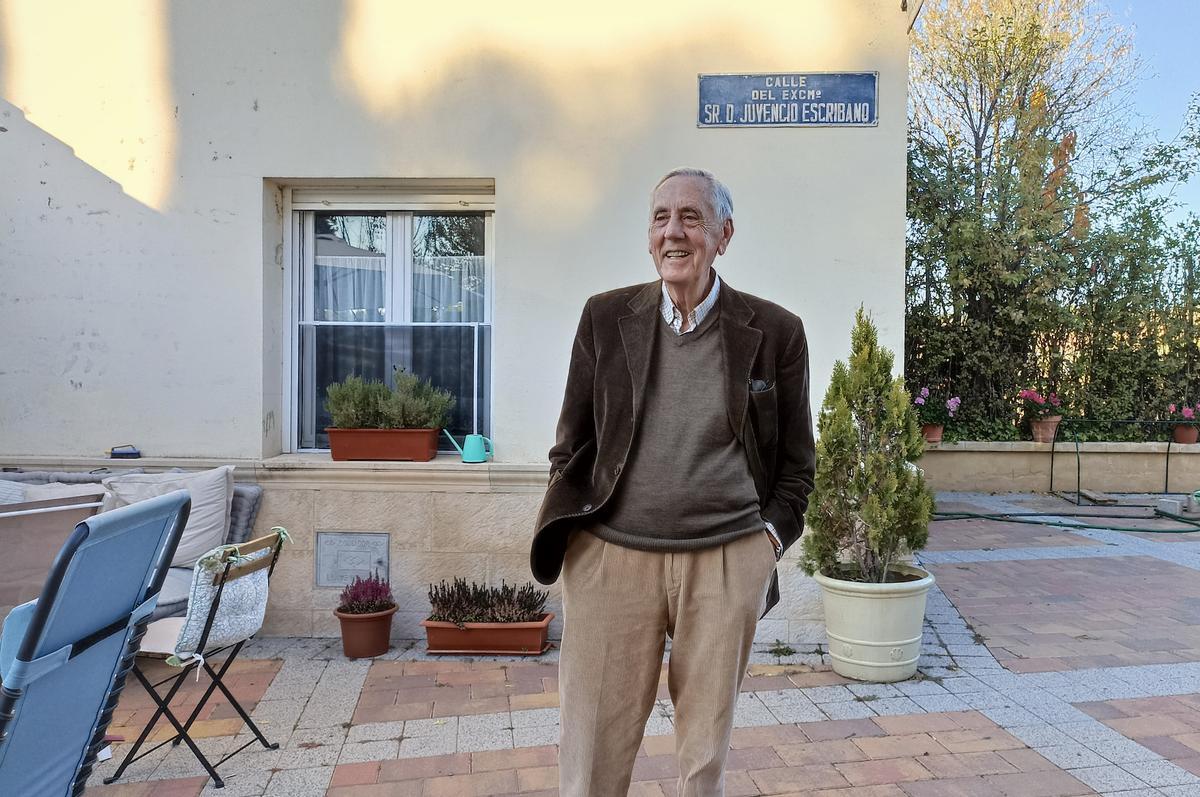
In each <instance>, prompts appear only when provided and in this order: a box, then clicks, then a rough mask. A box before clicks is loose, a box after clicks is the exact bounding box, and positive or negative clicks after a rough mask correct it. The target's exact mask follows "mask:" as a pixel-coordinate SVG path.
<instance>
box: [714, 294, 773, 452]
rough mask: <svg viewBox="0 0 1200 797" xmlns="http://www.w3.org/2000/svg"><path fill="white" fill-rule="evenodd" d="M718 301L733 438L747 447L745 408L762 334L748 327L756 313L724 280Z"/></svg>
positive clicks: (727, 405) (726, 401)
mask: <svg viewBox="0 0 1200 797" xmlns="http://www.w3.org/2000/svg"><path fill="white" fill-rule="evenodd" d="M718 301H719V302H720V304H721V326H720V329H721V343H722V347H723V351H724V354H725V390H726V393H725V397H726V400H725V405H726V407H727V408H728V411H729V425H730V427H732V428H733V434H734V436H735V437H737V439H738V442H739V443H742V444H743V445H744V444H745V442H746V441H745V439H744V429H745V423H746V405H747V403H748V402H749V401H750V370H751V369H752V368H753V367H754V358H755V357H756V356H757V355H758V346H759V344H760V343H761V342H762V332H761V331H759V330H757V329H755V328H754V327H751V326H749V323H750V319H751V318H753V317H754V310H752V309H751V308H750V305H748V304H747V303H746V300H745V299H743V298H742V296H741V294H739V293H738V292H737V291H735V290H734V289H733V288H731V287H730V286H729V283H727V282H725V281H724V280H721V294H720V297H719V299H718Z"/></svg>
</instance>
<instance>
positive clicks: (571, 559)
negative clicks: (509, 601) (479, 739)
mask: <svg viewBox="0 0 1200 797" xmlns="http://www.w3.org/2000/svg"><path fill="white" fill-rule="evenodd" d="M774 568H775V550H774V548H773V546H772V544H771V540H770V538H769V537H768V536H767V534H766V532H765V531H764V532H763V533H755V534H750V535H747V536H745V537H739V538H738V539H736V540H733V541H731V542H728V543H725V544H724V545H718V546H715V547H712V548H704V549H701V550H697V551H685V552H682V553H654V552H647V551H637V550H633V549H631V548H625V547H622V546H620V545H614V544H612V543H607V542H604V541H603V540H601V539H600V538H599V537H596V536H594V535H592V534H590V533H588V532H586V531H575V532H572V539H571V540H570V542H569V544H568V547H567V553H566V559H565V561H564V563H563V571H562V579H563V582H562V583H563V615H564V617H563V639H562V650H561V654H560V656H559V683H558V689H559V703H560V706H561V712H562V715H561V738H560V742H559V788H560V794H561V795H562V797H585V796H586V797H624V795H626V794H627V792H628V790H629V783H630V779H631V777H632V775H633V763H634V758H635V757H636V756H637V751H638V747H639V745H641V742H642V733H643V730H644V728H645V725H646V720H647V718H648V717H649V716H650V711H651V709H652V708H653V707H654V700H655V696H656V695H657V693H658V682H659V674H660V672H661V668H662V658H663V650H664V647H665V641H666V637H667V636H670V638H671V656H670V661H669V662H668V665H667V688H668V690H669V691H670V694H671V701H672V702H673V703H674V705H675V751H676V757H677V758H678V760H679V790H678V793H679V795H680V797H719V796H720V795H723V794H724V793H725V759H726V756H727V755H728V752H729V738H730V735H731V733H732V731H733V711H734V707H735V706H736V704H737V697H738V689H739V688H740V686H741V683H742V677H743V676H744V674H745V672H746V666H747V664H748V662H749V658H750V650H751V646H752V644H753V641H754V628H755V625H756V624H757V622H758V617H759V615H761V614H762V611H763V608H764V607H765V606H766V600H767V589H768V587H769V586H770V583H771V574H772V572H773V571H774Z"/></svg>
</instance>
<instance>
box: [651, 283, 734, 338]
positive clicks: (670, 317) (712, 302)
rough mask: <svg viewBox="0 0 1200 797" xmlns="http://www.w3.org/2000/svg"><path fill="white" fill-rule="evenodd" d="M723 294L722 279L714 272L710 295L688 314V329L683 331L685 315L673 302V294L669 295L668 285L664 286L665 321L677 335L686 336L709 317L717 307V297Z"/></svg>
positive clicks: (663, 315) (663, 307)
mask: <svg viewBox="0 0 1200 797" xmlns="http://www.w3.org/2000/svg"><path fill="white" fill-rule="evenodd" d="M720 292H721V277H720V276H718V274H717V272H716V271H715V270H714V271H713V286H712V290H710V291H709V292H708V295H707V296H705V297H704V301H702V302H700V304H698V305H696V309H694V310H692V312H690V313H688V318H687V322H688V328H687V329H686V330H685V329H683V314H682V313H680V312H679V308H677V307H676V306H675V302H673V301H671V294H669V293H667V283H665V282H664V283H663V284H662V305H661V310H662V317H663V320H664V321H666V322H667V324H668V325H669V326H670V327H671V329H672V330H674V331H675V334H676V335H686V334H687V333H689V332H691V331H693V330H695V328H696V327H698V326H700V322H701V321H703V320H704V317H705V316H706V315H708V313H709V311H710V310H712V309H713V308H714V307H716V306H717V296H718V294H720Z"/></svg>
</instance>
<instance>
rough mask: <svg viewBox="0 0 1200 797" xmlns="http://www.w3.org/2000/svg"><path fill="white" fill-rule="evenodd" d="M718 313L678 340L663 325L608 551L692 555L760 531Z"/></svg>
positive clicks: (607, 537)
mask: <svg viewBox="0 0 1200 797" xmlns="http://www.w3.org/2000/svg"><path fill="white" fill-rule="evenodd" d="M720 323H721V319H720V312H719V311H718V310H716V309H714V310H713V311H712V312H711V313H709V314H708V316H707V317H705V319H704V320H703V321H702V322H701V323H700V326H698V327H696V329H695V330H694V331H692V332H690V333H688V334H686V335H676V334H675V333H674V332H673V331H672V330H671V328H670V327H669V326H668V325H667V323H666V322H665V321H662V322H661V323H659V324H658V325H657V330H658V331H657V333H656V336H655V341H654V353H653V355H652V358H653V359H652V363H651V374H650V380H649V382H648V384H647V385H646V399H645V400H646V406H645V410H644V414H643V416H642V420H641V423H640V426H639V433H638V436H637V439H636V440H635V441H634V445H633V448H632V450H631V452H630V456H629V459H628V460H627V462H626V467H625V472H624V474H623V475H622V478H621V484H620V486H619V488H618V490H617V493H616V494H615V495H614V496H613V497H612V499H610V501H609V504H608V508H607V512H606V514H605V515H604V517H603V518H601V519H600V522H599V523H597V524H596V525H594V526H593V527H592V528H591V529H590V530H591V532H592V533H593V534H595V535H596V536H597V537H600V539H602V540H604V541H605V542H611V543H615V544H617V545H622V546H625V547H627V548H637V549H640V550H649V551H687V550H695V549H699V548H707V547H710V546H714V545H720V544H722V543H725V542H728V541H729V540H732V539H736V538H737V537H741V536H743V535H746V534H751V533H754V532H758V531H762V529H763V521H762V518H761V516H760V515H759V505H758V494H757V492H756V491H755V488H754V479H753V477H752V476H751V475H750V466H749V465H748V463H747V461H746V451H745V448H743V446H742V444H741V443H739V442H738V440H737V438H736V437H735V436H734V434H733V428H732V427H731V426H730V423H729V415H728V412H727V411H726V401H725V381H726V379H725V362H724V357H723V355H722V351H721V334H720Z"/></svg>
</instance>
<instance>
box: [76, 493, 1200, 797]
mask: <svg viewBox="0 0 1200 797" xmlns="http://www.w3.org/2000/svg"><path fill="white" fill-rule="evenodd" d="M942 498H943V499H945V505H951V504H953V505H956V506H959V507H964V506H965V507H974V508H975V509H976V510H978V511H989V512H994V511H1029V510H1030V508H1031V507H1045V506H1047V505H1049V506H1060V507H1065V508H1064V509H1063V511H1068V509H1067V508H1071V505H1070V504H1068V503H1066V502H1062V501H1061V499H1057V498H1052V497H1045V496H1041V497H1038V496H986V495H954V496H943V497H942ZM922 560H923V561H924V562H925V563H926V564H927V565H928V566H929V567H930V568H931V569H932V570H933V572H934V573H935V575H937V577H938V582H939V587H940V589H935V590H934V591H933V592H932V593H931V594H930V599H929V606H928V610H927V613H926V633H925V638H924V648H923V652H924V655H923V656H922V660H921V668H920V673H919V675H918V677H917V678H914V679H912V680H910V681H906V682H903V683H899V684H894V685H879V684H859V683H852V682H848V681H846V680H845V679H843V678H840V677H839V676H837V675H836V674H834V673H832V672H831V671H830V669H829V665H828V658H827V656H825V655H824V653H823V651H822V650H820V649H819V648H813V647H811V646H808V647H805V646H802V645H800V644H799V643H794V647H796V648H799V650H797V651H796V652H794V653H793V654H791V655H788V656H785V657H780V656H777V655H774V654H773V653H772V652H770V651H769V650H768V649H766V648H765V647H763V648H760V649H757V650H756V652H755V654H754V657H753V664H752V666H751V670H750V674H749V676H748V677H747V678H746V682H745V684H744V685H743V692H742V695H741V698H740V700H739V703H738V707H737V711H736V714H735V723H734V724H735V731H734V737H733V749H732V750H731V752H730V758H729V777H728V788H727V794H729V795H731V796H732V795H759V794H795V795H799V794H805V795H824V796H825V797H832V796H833V795H839V796H840V797H950V796H953V795H961V796H962V797H1001V796H1003V795H1011V796H1012V797H1039V795H1041V796H1043V797H1056V796H1057V797H1067V796H1068V795H1079V794H1097V793H1099V794H1104V795H1111V796H1112V797H1117V795H1119V796H1120V797H1146V796H1147V795H1162V796H1165V797H1183V796H1184V795H1200V777H1198V775H1200V613H1198V612H1197V611H1196V608H1197V607H1200V543H1196V542H1189V541H1186V540H1178V539H1172V540H1170V541H1169V543H1168V542H1167V541H1166V540H1162V539H1158V538H1156V537H1154V536H1151V535H1142V534H1133V533H1126V532H1108V531H1092V530H1079V529H1076V530H1067V529H1053V528H1046V527H1037V526H1026V525H1018V524H987V523H983V522H980V521H950V522H942V523H938V524H935V525H934V527H933V529H932V530H931V545H930V548H929V550H928V551H927V552H926V553H924V554H923V555H922ZM243 655H244V656H245V659H244V660H243V661H242V662H240V663H239V664H238V665H237V666H236V668H235V670H234V671H233V672H234V673H235V675H234V678H233V684H234V690H235V692H236V693H237V694H238V695H239V698H240V699H243V700H245V701H247V705H248V706H253V715H254V717H255V719H256V721H257V722H259V723H260V725H261V726H262V727H263V728H264V730H265V731H266V733H267V735H268V736H269V737H270V738H272V739H273V740H276V741H279V742H280V745H281V749H280V750H278V751H264V750H262V749H261V748H254V747H252V748H250V749H249V750H247V751H246V752H244V753H242V754H240V755H239V756H237V757H235V758H234V759H232V760H231V761H229V762H227V763H226V764H225V765H223V766H222V767H221V771H222V775H223V776H224V777H225V778H226V783H227V786H226V788H225V789H223V790H220V791H217V790H214V789H212V787H211V785H209V784H208V783H207V780H206V779H205V778H203V777H197V776H196V772H197V771H198V769H199V768H198V765H197V764H196V762H195V760H194V759H191V758H190V755H189V754H187V751H186V750H183V751H181V750H178V749H176V750H171V751H169V752H168V751H167V750H164V751H160V752H159V753H156V754H155V755H154V756H151V757H149V758H148V759H147V760H146V761H145V762H142V763H140V764H139V765H137V766H135V767H134V768H133V769H132V770H131V771H130V772H129V773H128V775H127V777H126V781H127V782H125V783H122V784H116V785H113V786H98V785H96V786H92V787H91V788H89V789H88V790H87V792H86V794H88V795H91V796H92V797H114V796H118V797H152V796H154V797H164V796H166V795H170V796H171V797H194V795H199V794H220V795H224V796H225V797H240V796H242V795H245V796H246V797H252V796H256V795H276V794H279V795H293V796H295V797H305V795H327V796H328V797H344V796H346V795H363V797H381V796H382V795H388V796H389V797H394V796H396V795H473V794H479V795H484V794H525V795H529V794H535V795H536V794H547V795H548V794H556V793H557V792H556V784H557V748H556V744H557V742H558V734H559V728H558V695H557V664H556V661H555V655H554V652H553V651H552V652H551V653H549V654H547V655H545V656H542V657H539V658H537V659H534V660H529V659H521V660H517V659H510V660H486V661H483V660H481V661H469V660H464V659H461V658H455V657H441V658H431V657H428V656H426V655H425V654H424V653H423V651H422V645H420V644H416V643H410V644H405V645H400V646H397V647H396V648H395V649H394V650H392V651H391V652H389V654H388V655H387V656H385V657H382V658H380V659H378V660H375V661H372V662H368V661H347V660H346V659H344V658H343V657H342V656H341V653H340V649H339V645H338V642H337V641H336V640H327V639H263V640H258V641H256V642H255V643H253V644H252V645H251V646H248V648H247V650H246V652H245V653H244V654H243ZM151 666H152V667H157V668H161V667H162V666H163V665H161V664H153V665H151ZM203 686H204V684H203V683H201V684H199V685H195V684H189V686H188V687H187V688H186V689H185V690H184V692H183V693H182V694H181V695H180V698H179V701H180V702H181V703H182V704H186V703H187V701H189V700H190V701H192V704H193V705H194V700H195V696H196V693H197V690H198V689H201V688H203ZM146 708H147V698H146V696H145V695H139V691H138V690H137V689H135V688H130V689H129V690H128V691H127V693H126V695H124V696H123V699H122V703H121V706H120V708H119V713H118V720H119V725H116V726H114V732H122V733H125V734H126V735H127V736H132V735H134V733H135V732H136V729H137V727H138V724H139V722H141V721H142V718H143V717H145V716H146V713H145V712H146ZM228 713H229V708H228V706H226V705H223V704H221V703H217V704H215V705H214V706H213V708H212V709H211V710H210V711H209V712H207V715H206V716H205V717H204V718H203V720H202V722H203V724H202V725H201V726H200V727H201V728H202V731H203V732H202V733H199V734H198V735H200V736H202V737H203V738H202V739H201V741H200V744H201V746H202V747H204V748H205V750H206V752H211V753H214V754H220V753H223V752H224V751H227V750H229V749H233V747H234V746H236V745H239V744H241V743H242V742H243V741H244V740H245V739H246V738H247V737H245V736H240V737H234V736H232V735H229V734H231V733H233V732H234V730H235V729H234V726H235V724H236V723H231V722H229V717H228ZM673 716H674V712H673V708H672V706H671V704H670V700H669V698H668V697H667V694H666V690H665V687H664V688H663V689H661V690H660V693H659V700H658V703H657V704H656V707H655V709H654V711H653V712H652V716H651V718H650V720H649V722H648V723H647V726H646V735H645V737H644V739H643V743H642V746H641V749H640V751H639V754H638V759H637V763H636V765H635V770H634V784H633V787H632V788H631V791H630V794H634V795H653V796H654V797H665V795H673V794H674V793H675V780H674V779H675V776H676V774H677V773H676V769H675V767H676V765H675V759H674V754H673V749H674V737H673V736H672V733H673V731H674V727H673ZM115 752H116V755H117V757H119V756H120V754H121V752H122V745H117V746H116V750H115ZM113 767H114V762H111V761H110V762H105V763H103V764H101V765H99V766H98V768H97V772H96V773H95V774H94V775H93V781H92V782H93V783H94V784H98V783H99V782H100V778H101V777H103V776H104V775H105V774H108V773H109V772H111V771H112V769H113Z"/></svg>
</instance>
